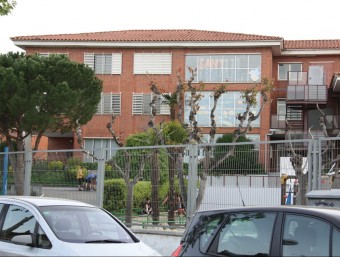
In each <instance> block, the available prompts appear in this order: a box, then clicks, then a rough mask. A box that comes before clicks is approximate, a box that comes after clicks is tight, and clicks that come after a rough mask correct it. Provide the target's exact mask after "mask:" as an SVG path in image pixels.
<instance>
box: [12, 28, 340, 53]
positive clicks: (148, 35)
mask: <svg viewBox="0 0 340 257" xmlns="http://www.w3.org/2000/svg"><path fill="white" fill-rule="evenodd" d="M11 39H12V41H58V42H63V41H68V42H79V41H83V42H86V41H87V42H223V41H272V40H274V41H276V40H279V41H280V40H283V38H281V37H275V36H262V35H251V34H242V33H228V32H218V31H206V30H192V29H183V30H121V31H106V32H89V33H78V34H56V35H35V36H17V37H12V38H11ZM283 42H284V43H283V50H312V49H322V50H332V49H340V40H284V41H283Z"/></svg>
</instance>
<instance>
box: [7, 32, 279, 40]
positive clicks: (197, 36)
mask: <svg viewBox="0 0 340 257" xmlns="http://www.w3.org/2000/svg"><path fill="white" fill-rule="evenodd" d="M11 39H12V41H22V40H25V41H26V40H27V41H98V42H103V41H105V42H216V41H267V40H282V38H281V37H273V36H261V35H250V34H240V33H226V32H217V31H205V30H122V31H107V32H93V33H79V34H59V35H37V36H17V37H12V38H11Z"/></svg>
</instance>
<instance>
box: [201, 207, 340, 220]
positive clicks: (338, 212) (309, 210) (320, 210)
mask: <svg viewBox="0 0 340 257" xmlns="http://www.w3.org/2000/svg"><path fill="white" fill-rule="evenodd" d="M246 211H278V212H280V211H284V212H293V213H301V214H314V215H319V216H321V217H333V218H336V219H339V220H340V208H337V207H324V206H307V205H306V206H305V205H304V206H302V205H281V206H247V207H230V208H224V209H214V210H205V211H198V212H197V213H196V215H198V216H200V215H202V214H204V213H205V214H208V213H223V212H246Z"/></svg>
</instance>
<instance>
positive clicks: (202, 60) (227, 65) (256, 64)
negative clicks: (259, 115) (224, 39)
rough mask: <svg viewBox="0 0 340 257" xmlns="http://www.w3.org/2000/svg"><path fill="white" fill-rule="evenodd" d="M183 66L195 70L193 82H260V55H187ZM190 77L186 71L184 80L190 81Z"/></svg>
mask: <svg viewBox="0 0 340 257" xmlns="http://www.w3.org/2000/svg"><path fill="white" fill-rule="evenodd" d="M185 66H186V67H191V68H193V69H195V68H197V76H196V78H195V80H194V82H199V81H202V82H210V83H223V82H226V81H228V82H237V83H254V82H260V81H261V55H260V54H219V55H217V54H216V55H187V56H186V60H185ZM190 76H191V74H190V72H189V71H188V70H186V74H185V77H186V79H187V80H188V79H190Z"/></svg>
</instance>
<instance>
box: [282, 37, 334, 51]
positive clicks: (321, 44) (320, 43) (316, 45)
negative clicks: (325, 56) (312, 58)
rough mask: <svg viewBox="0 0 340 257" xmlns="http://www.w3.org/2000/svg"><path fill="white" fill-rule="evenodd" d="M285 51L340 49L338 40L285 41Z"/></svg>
mask: <svg viewBox="0 0 340 257" xmlns="http://www.w3.org/2000/svg"><path fill="white" fill-rule="evenodd" d="M284 49H285V50H311V49H323V50H325V49H326V50H331V49H340V40H337V39H336V40H285V41H284Z"/></svg>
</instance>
